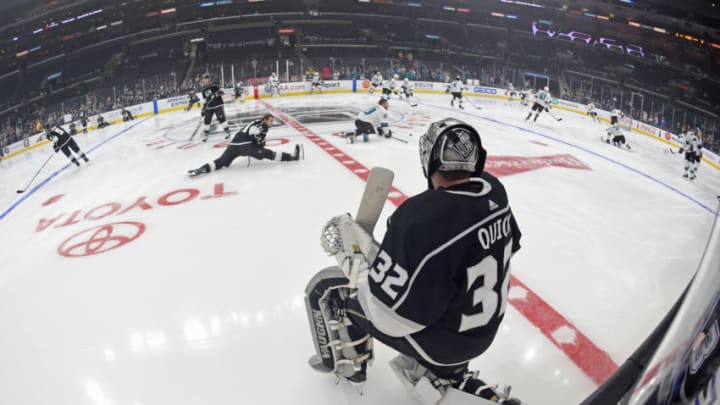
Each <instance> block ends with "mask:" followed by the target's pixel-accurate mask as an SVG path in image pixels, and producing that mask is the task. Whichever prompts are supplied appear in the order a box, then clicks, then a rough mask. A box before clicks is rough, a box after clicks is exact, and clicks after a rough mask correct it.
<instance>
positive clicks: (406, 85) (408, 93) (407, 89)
mask: <svg viewBox="0 0 720 405" xmlns="http://www.w3.org/2000/svg"><path fill="white" fill-rule="evenodd" d="M400 89H401V90H402V94H401V96H403V97H405V99H410V98H413V97H415V95H414V94H413V90H415V85H413V84H412V83H410V80H408V78H407V77H406V78H405V80H403V83H402V85H401V86H400Z"/></svg>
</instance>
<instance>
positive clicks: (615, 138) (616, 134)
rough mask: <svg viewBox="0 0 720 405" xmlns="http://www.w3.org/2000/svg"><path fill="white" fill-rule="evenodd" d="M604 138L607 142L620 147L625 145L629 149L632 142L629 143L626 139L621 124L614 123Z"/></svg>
mask: <svg viewBox="0 0 720 405" xmlns="http://www.w3.org/2000/svg"><path fill="white" fill-rule="evenodd" d="M603 140H604V141H605V142H607V143H611V142H612V144H613V145H615V146H617V147H618V148H619V147H623V146H624V147H625V148H627V149H630V144H628V143H627V141H626V140H625V135H623V133H622V130H621V129H620V126H619V125H618V124H612V125H610V126H609V127H608V129H607V132H606V134H605V138H603Z"/></svg>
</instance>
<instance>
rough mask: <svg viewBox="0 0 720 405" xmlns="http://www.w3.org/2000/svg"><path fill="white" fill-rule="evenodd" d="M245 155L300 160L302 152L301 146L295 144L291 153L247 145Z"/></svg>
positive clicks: (278, 160) (289, 160) (278, 159)
mask: <svg viewBox="0 0 720 405" xmlns="http://www.w3.org/2000/svg"><path fill="white" fill-rule="evenodd" d="M248 146H249V147H248V151H247V155H248V156H251V157H254V158H255V159H258V160H262V159H267V160H274V161H276V162H292V161H296V160H300V156H301V154H302V146H300V145H299V144H298V145H295V152H294V153H293V154H290V153H287V152H276V151H274V150H272V149H268V148H263V147H260V146H256V145H248Z"/></svg>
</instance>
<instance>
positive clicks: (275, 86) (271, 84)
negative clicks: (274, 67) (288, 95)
mask: <svg viewBox="0 0 720 405" xmlns="http://www.w3.org/2000/svg"><path fill="white" fill-rule="evenodd" d="M267 91H268V93H270V94H272V96H273V97H280V80H279V79H278V77H277V73H275V72H273V73H272V75H271V76H270V77H269V78H268V82H267Z"/></svg>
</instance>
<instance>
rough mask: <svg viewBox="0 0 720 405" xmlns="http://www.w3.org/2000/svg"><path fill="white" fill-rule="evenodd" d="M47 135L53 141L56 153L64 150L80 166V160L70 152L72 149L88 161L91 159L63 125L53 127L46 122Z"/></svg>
mask: <svg viewBox="0 0 720 405" xmlns="http://www.w3.org/2000/svg"><path fill="white" fill-rule="evenodd" d="M45 137H46V138H47V139H48V140H50V141H51V142H52V143H53V150H55V153H57V152H58V151H62V152H63V153H64V154H65V156H67V157H68V159H70V161H71V162H73V163H75V165H76V166H80V162H78V160H77V159H76V158H75V156H73V155H72V154H71V153H70V150H72V151H73V152H75V154H76V155H78V156H79V157H81V158H83V159H84V160H85V161H86V162H89V161H90V159H88V158H87V156H85V153H84V152H83V151H81V150H80V147H79V146H78V144H77V143H76V142H75V139H73V137H72V136H71V135H70V134H69V133H68V132H67V131H65V130H64V129H63V128H62V127H61V126H59V125H58V126H55V127H51V126H50V125H48V124H45Z"/></svg>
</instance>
